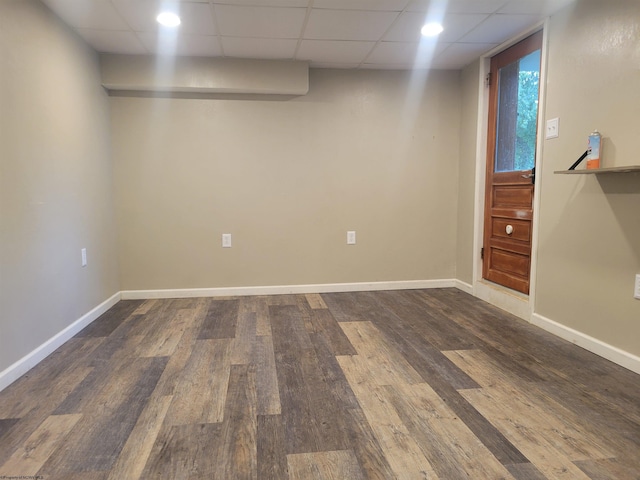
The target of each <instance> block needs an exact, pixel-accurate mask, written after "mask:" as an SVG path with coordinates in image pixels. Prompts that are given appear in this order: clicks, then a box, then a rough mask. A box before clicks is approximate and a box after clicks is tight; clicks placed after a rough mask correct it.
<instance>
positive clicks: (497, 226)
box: [491, 217, 531, 243]
mask: <svg viewBox="0 0 640 480" xmlns="http://www.w3.org/2000/svg"><path fill="white" fill-rule="evenodd" d="M509 225H511V226H512V227H513V232H512V233H511V234H508V233H507V227H508V226H509ZM491 236H492V237H501V238H506V239H511V240H517V241H520V242H526V243H529V242H531V222H529V221H526V220H517V219H515V218H500V217H493V218H492V224H491Z"/></svg>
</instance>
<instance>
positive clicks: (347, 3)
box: [313, 0, 409, 12]
mask: <svg viewBox="0 0 640 480" xmlns="http://www.w3.org/2000/svg"><path fill="white" fill-rule="evenodd" d="M408 3H409V0H314V2H313V8H330V9H340V10H378V11H389V12H401V11H402V10H404V8H405V7H406V6H407V4H408Z"/></svg>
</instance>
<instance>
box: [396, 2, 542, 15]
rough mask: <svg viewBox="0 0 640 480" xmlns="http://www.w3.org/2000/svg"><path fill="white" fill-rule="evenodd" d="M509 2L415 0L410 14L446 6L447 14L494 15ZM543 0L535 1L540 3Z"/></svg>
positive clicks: (410, 8)
mask: <svg viewBox="0 0 640 480" xmlns="http://www.w3.org/2000/svg"><path fill="white" fill-rule="evenodd" d="M507 1H508V0H449V1H448V2H440V3H439V4H438V3H436V2H433V1H429V0H413V1H412V2H411V3H409V6H408V7H407V11H409V12H427V11H429V10H431V11H436V12H438V11H440V10H441V8H438V6H439V5H440V6H446V11H447V13H494V12H497V11H498V10H499V9H500V8H501V7H502V6H503V5H505V4H506V3H507ZM540 1H541V0H535V2H531V0H529V2H530V3H538V2H540Z"/></svg>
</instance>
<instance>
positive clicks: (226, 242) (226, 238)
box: [222, 233, 231, 248]
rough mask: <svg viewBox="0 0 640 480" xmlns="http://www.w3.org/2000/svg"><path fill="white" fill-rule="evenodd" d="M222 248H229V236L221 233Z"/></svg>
mask: <svg viewBox="0 0 640 480" xmlns="http://www.w3.org/2000/svg"><path fill="white" fill-rule="evenodd" d="M222 248H231V234H230V233H223V234H222Z"/></svg>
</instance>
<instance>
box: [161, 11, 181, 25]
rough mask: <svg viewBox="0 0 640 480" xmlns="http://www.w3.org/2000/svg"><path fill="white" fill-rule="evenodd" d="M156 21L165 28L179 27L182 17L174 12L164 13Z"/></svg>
mask: <svg viewBox="0 0 640 480" xmlns="http://www.w3.org/2000/svg"><path fill="white" fill-rule="evenodd" d="M156 20H157V21H158V23H159V24H160V25H162V26H163V27H177V26H178V25H180V17H179V16H178V15H176V14H175V13H173V12H162V13H161V14H159V15H158V16H157V17H156Z"/></svg>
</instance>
